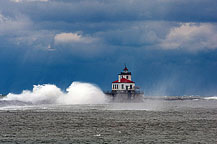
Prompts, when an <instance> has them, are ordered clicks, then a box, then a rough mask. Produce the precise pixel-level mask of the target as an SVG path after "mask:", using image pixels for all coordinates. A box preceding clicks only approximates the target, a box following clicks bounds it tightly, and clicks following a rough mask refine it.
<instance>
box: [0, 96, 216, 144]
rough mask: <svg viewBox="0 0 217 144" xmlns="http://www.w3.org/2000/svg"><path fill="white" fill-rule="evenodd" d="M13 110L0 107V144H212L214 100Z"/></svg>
mask: <svg viewBox="0 0 217 144" xmlns="http://www.w3.org/2000/svg"><path fill="white" fill-rule="evenodd" d="M15 103H16V102H15ZM19 105H22V106H14V105H8V106H5V105H4V106H3V105H2V106H1V108H0V143H130V144H134V143H217V100H173V101H165V100H145V101H144V102H143V103H108V104H97V105H94V104H92V105H87V104H86V105H85V104H81V105H28V104H19ZM23 105H25V106H23Z"/></svg>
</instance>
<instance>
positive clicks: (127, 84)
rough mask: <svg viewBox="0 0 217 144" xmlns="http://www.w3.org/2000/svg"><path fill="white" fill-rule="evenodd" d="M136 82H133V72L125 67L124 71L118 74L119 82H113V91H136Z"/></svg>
mask: <svg viewBox="0 0 217 144" xmlns="http://www.w3.org/2000/svg"><path fill="white" fill-rule="evenodd" d="M134 90H135V82H133V81H132V80H131V72H129V71H128V68H127V67H126V66H125V68H124V69H123V71H122V72H121V73H120V74H118V80H116V81H113V82H112V91H134Z"/></svg>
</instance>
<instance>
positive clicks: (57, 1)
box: [0, 0, 217, 95]
mask: <svg viewBox="0 0 217 144" xmlns="http://www.w3.org/2000/svg"><path fill="white" fill-rule="evenodd" d="M124 64H127V66H128V68H129V70H130V71H131V72H132V74H133V76H132V79H133V80H134V81H135V82H136V84H137V85H139V86H140V87H141V88H142V89H143V90H145V93H146V94H147V95H197V94H198V95H217V1H216V0H143V1H142V0H0V93H8V92H14V93H19V92H21V91H22V90H24V89H32V87H33V85H36V84H47V83H50V84H56V85H57V86H59V87H61V88H62V89H65V88H67V87H68V86H69V85H70V84H71V83H72V82H73V81H83V82H90V83H94V84H97V85H98V86H99V87H101V88H102V89H103V90H109V89H111V82H112V81H115V80H116V79H117V74H118V73H119V72H120V71H121V70H122V69H123V68H124Z"/></svg>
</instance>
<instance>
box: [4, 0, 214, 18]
mask: <svg viewBox="0 0 217 144" xmlns="http://www.w3.org/2000/svg"><path fill="white" fill-rule="evenodd" d="M1 5H2V9H3V11H5V12H6V13H8V14H10V13H12V12H20V13H24V14H28V15H29V16H30V17H31V18H32V19H33V20H35V21H67V22H88V21H89V22H102V21H107V22H108V21H112V22H114V21H143V20H169V21H180V22H216V21H217V15H216V13H217V10H216V7H217V2H216V1H215V0H206V1H204V0H191V1H189V0H155V1H153V0H146V1H140V0H91V1H89V0H73V1H61V0H56V1H54V0H50V1H47V2H40V1H33V2H28V1H20V2H12V1H8V2H3V1H2V2H1ZM7 7H11V8H13V9H8V8H7Z"/></svg>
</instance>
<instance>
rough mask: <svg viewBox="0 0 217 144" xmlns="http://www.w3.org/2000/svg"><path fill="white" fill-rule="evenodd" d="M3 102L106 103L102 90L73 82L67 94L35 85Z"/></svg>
mask: <svg viewBox="0 0 217 144" xmlns="http://www.w3.org/2000/svg"><path fill="white" fill-rule="evenodd" d="M3 100H18V101H23V102H31V103H33V104H42V103H43V104H99V103H104V102H105V101H106V97H105V95H104V93H103V92H102V90H101V89H100V88H98V87H97V86H96V85H93V84H90V83H82V82H73V83H72V84H71V85H70V86H69V88H67V89H66V92H63V91H61V89H60V88H58V87H57V86H56V85H52V84H44V85H34V86H33V90H32V91H29V90H24V91H23V92H22V93H21V94H13V93H9V94H8V95H7V96H6V97H5V98H3Z"/></svg>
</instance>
